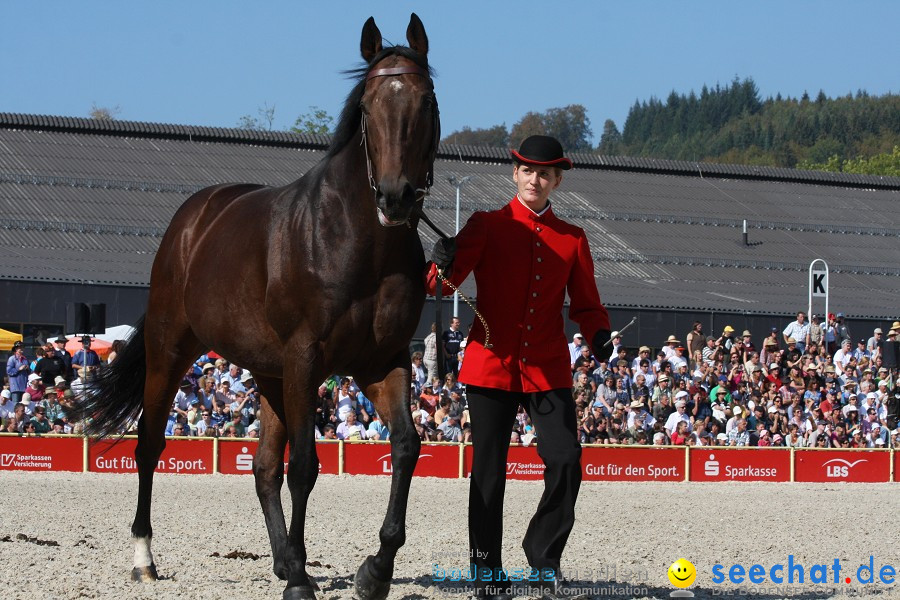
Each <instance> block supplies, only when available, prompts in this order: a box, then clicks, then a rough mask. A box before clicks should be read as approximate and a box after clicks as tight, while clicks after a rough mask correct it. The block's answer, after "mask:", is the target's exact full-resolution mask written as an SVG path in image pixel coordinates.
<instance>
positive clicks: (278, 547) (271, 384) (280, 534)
mask: <svg viewBox="0 0 900 600" xmlns="http://www.w3.org/2000/svg"><path fill="white" fill-rule="evenodd" d="M255 380H256V382H257V383H258V384H259V387H260V390H261V391H262V398H261V399H260V410H259V414H257V415H256V417H257V418H258V419H260V423H261V427H260V430H259V447H258V448H257V450H256V456H255V457H254V459H253V476H254V478H255V479H256V495H257V497H258V498H259V503H260V505H261V506H262V511H263V516H265V519H266V530H267V531H268V532H269V543H270V544H271V546H272V559H273V563H274V564H273V571H274V572H275V575H276V576H278V578H279V579H287V578H288V572H287V566H286V565H285V562H284V560H285V557H284V552H285V547H286V546H287V526H286V525H285V522H284V508H283V507H282V505H281V486H282V484H283V483H284V449H285V447H286V446H287V430H286V429H285V426H284V407H283V404H282V389H281V380H280V379H269V378H264V377H260V376H256V377H255Z"/></svg>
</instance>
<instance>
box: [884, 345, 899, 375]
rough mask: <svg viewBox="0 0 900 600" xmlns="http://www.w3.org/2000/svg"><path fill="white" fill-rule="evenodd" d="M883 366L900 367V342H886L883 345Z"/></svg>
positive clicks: (889, 367)
mask: <svg viewBox="0 0 900 600" xmlns="http://www.w3.org/2000/svg"><path fill="white" fill-rule="evenodd" d="M881 366H882V367H887V368H888V369H896V368H898V367H900V342H884V344H883V345H882V346H881Z"/></svg>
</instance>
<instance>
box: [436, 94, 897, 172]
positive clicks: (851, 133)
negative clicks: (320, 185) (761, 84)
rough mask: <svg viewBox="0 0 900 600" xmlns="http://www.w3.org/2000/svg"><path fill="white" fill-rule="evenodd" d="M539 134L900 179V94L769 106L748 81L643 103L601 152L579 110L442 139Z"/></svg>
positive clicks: (511, 143) (621, 148)
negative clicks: (890, 176) (897, 177)
mask: <svg viewBox="0 0 900 600" xmlns="http://www.w3.org/2000/svg"><path fill="white" fill-rule="evenodd" d="M532 134H546V135H554V136H556V137H558V138H559V139H560V140H561V141H562V143H563V146H564V147H565V148H566V149H567V150H568V151H580V152H592V151H593V152H599V153H601V154H607V155H616V156H635V157H638V156H639V157H651V158H666V159H674V160H687V161H704V162H720V163H735V164H748V165H768V166H779V167H796V168H803V169H823V170H831V171H846V172H854V173H873V174H881V175H894V176H900V95H896V94H886V95H883V96H871V95H869V94H868V93H866V92H865V91H862V90H860V91H857V92H856V93H855V94H851V93H848V94H847V95H846V96H841V97H838V98H829V97H827V96H826V95H825V93H824V92H822V91H819V93H818V94H817V95H816V97H815V98H810V96H809V95H808V94H806V93H804V94H803V96H802V97H800V98H790V97H782V96H781V95H780V94H779V95H776V96H775V97H774V98H772V97H769V98H766V99H762V98H760V95H759V89H758V88H757V86H756V83H755V82H754V81H753V79H750V78H747V79H743V80H740V79H738V78H735V79H734V80H733V81H732V82H731V83H730V84H728V85H725V86H720V85H718V84H717V85H716V86H715V87H712V88H710V87H707V86H704V87H703V89H701V90H700V93H699V94H697V93H695V92H693V91H691V92H690V93H688V94H679V93H676V92H674V91H673V92H672V93H671V94H669V96H668V98H666V100H665V101H662V100H660V99H657V98H650V99H649V100H644V101H635V103H634V105H633V106H632V107H631V109H630V111H629V113H628V117H627V118H626V120H625V124H624V126H623V127H622V130H621V131H620V130H619V128H618V127H617V126H616V124H615V122H613V121H612V120H610V119H607V120H606V121H605V123H604V124H603V131H602V133H601V136H600V144H599V146H597V147H596V148H595V147H593V144H592V138H593V131H592V129H591V123H590V119H589V118H588V116H587V112H586V110H585V108H584V107H583V106H581V105H578V104H576V105H571V106H567V107H563V108H552V109H549V110H547V111H546V112H544V113H534V112H532V113H528V114H527V115H525V116H524V117H523V118H522V119H520V120H519V121H518V122H516V123H515V124H514V125H513V126H512V128H510V129H509V130H507V128H506V126H505V125H496V126H494V127H489V128H485V129H472V128H468V127H464V128H462V129H461V130H459V131H455V132H453V133H451V134H450V135H448V136H446V137H445V138H444V140H443V141H444V142H446V143H457V144H469V145H485V146H501V147H504V146H505V147H515V146H516V145H517V143H518V142H520V141H521V140H522V139H524V137H526V136H527V135H532Z"/></svg>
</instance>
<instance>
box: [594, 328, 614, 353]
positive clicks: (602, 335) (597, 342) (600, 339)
mask: <svg viewBox="0 0 900 600" xmlns="http://www.w3.org/2000/svg"><path fill="white" fill-rule="evenodd" d="M609 333H610V332H609V330H608V329H601V330H600V331H598V332H597V333H595V334H594V339H593V340H592V341H591V350H593V353H594V356H596V355H597V354H598V353H599V352H600V351H601V350H603V344H605V343H606V342H608V341H609V338H610V335H609Z"/></svg>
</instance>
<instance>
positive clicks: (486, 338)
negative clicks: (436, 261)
mask: <svg viewBox="0 0 900 600" xmlns="http://www.w3.org/2000/svg"><path fill="white" fill-rule="evenodd" d="M416 211H417V212H418V213H419V218H420V219H422V220H423V221H425V224H426V225H428V226H429V227H431V229H432V231H434V232H435V233H436V234H438V235H439V236H440V237H442V238H443V239H445V240H446V239H449V236H448V235H447V234H445V233H444V232H443V231H441V230H440V229H438V226H437V225H435V224H434V223H432V222H431V219H429V218H428V215H426V214H425V211H424V210H423V208H422V207H421V206H417V207H416ZM437 278H438V279H439V280H440V281H441V282H442V283H446V284H447V286H448V287H449V288H450V289H451V290H453V291H454V292H455V293H457V294H459V297H460V298H462V299H463V302H465V303H466V304H468V305H469V308H471V309H472V312H474V313H475V316H476V317H478V320H479V321H481V326H482V327H484V347H485V348H488V349H490V348H493V347H494V345H493V344H492V343H491V328H490V327H488V324H487V321H486V320H485V319H484V316H483V315H482V314H481V313H480V312H479V311H478V309H477V308H475V305H474V304H473V303H472V301H471V300H469V298H468V296H466V295H465V294H463V293H462V292H461V291H459V288H458V287H456V286H455V285H453V284H452V283H451V282H450V280H449V279H447V278H446V277H444V273H443V271H442V270H441V269H437Z"/></svg>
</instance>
